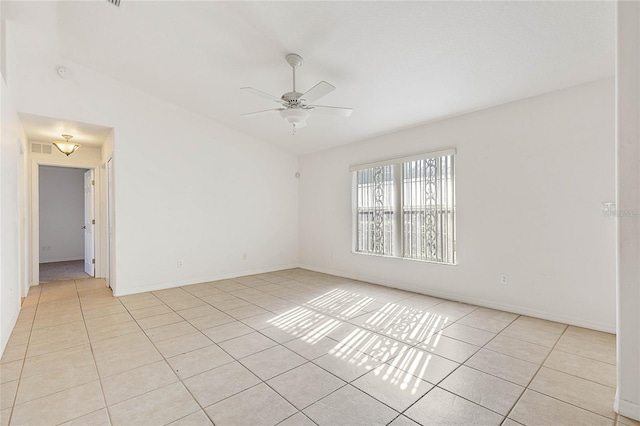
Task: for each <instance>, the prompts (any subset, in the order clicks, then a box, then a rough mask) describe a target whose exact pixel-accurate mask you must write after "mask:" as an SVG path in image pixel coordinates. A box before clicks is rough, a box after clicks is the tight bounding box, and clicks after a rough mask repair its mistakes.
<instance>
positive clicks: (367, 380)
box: [0, 269, 640, 426]
mask: <svg viewBox="0 0 640 426" xmlns="http://www.w3.org/2000/svg"><path fill="white" fill-rule="evenodd" d="M615 359H616V358H615V336H614V335H610V334H606V333H600V332H596V331H592V330H587V329H582V328H577V327H572V326H567V325H565V324H558V323H554V322H550V321H544V320H540V319H536V318H530V317H525V316H519V315H516V314H512V313H509V312H501V311H495V310H491V309H486V308H479V307H476V306H470V305H466V304H462V303H457V302H452V301H447V300H442V299H438V298H435V297H429V296H424V295H417V294H414V293H409V292H405V291H400V290H396V289H391V288H386V287H382V286H377V285H372V284H368V283H364V282H359V281H353V280H349V279H345V278H340V277H335V276H329V275H324V274H319V273H315V272H310V271H306V270H302V269H293V270H286V271H280V272H276V273H269V274H260V275H254V276H248V277H242V278H237V279H233V280H224V281H217V282H210V283H204V284H197V285H192V286H185V287H181V288H174V289H168V290H161V291H154V292H150V293H144V294H136V295H131V296H124V297H120V298H114V297H112V296H111V292H110V290H109V289H107V288H106V287H105V286H104V281H103V280H94V279H89V280H76V281H63V282H56V283H47V284H42V285H40V286H37V287H33V288H32V289H31V292H30V293H29V296H28V297H27V298H26V299H25V300H24V303H23V308H22V312H21V314H20V318H19V320H18V323H17V325H16V328H15V330H14V332H13V334H12V337H11V339H10V342H9V345H8V347H7V349H6V351H5V353H4V356H3V358H2V360H1V362H2V363H1V367H0V368H1V370H0V373H1V374H0V377H1V378H2V385H1V386H2V388H1V396H2V398H1V400H2V406H1V418H2V425H6V424H14V425H26V424H32V425H54V424H76V425H103V424H104V425H108V424H113V425H162V424H172V425H210V424H212V423H213V424H215V425H218V426H220V425H242V426H247V425H276V424H279V425H287V426H291V425H314V424H318V425H331V426H333V425H367V426H369V425H387V424H389V425H393V426H409V425H417V424H422V425H440V424H446V425H455V424H460V425H470V424H482V425H500V424H502V425H517V424H524V425H612V426H614V425H632V426H637V425H639V424H640V423H638V422H634V421H633V420H630V419H626V418H622V417H618V416H617V415H616V414H615V413H614V412H613V410H612V403H613V398H614V393H615V384H616V383H615Z"/></svg>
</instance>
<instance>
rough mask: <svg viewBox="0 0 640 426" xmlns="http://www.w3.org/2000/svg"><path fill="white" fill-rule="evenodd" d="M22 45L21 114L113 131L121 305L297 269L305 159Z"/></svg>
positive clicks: (41, 48) (49, 49) (50, 48)
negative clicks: (124, 298)
mask: <svg viewBox="0 0 640 426" xmlns="http://www.w3.org/2000/svg"><path fill="white" fill-rule="evenodd" d="M18 7H19V5H18ZM45 7H46V5H45ZM54 13H55V12H54ZM19 35H21V36H22V39H21V40H22V41H21V42H20V43H19V49H18V52H19V55H18V60H17V64H18V71H19V72H18V75H19V76H20V79H19V81H18V83H19V88H18V91H17V93H18V95H19V96H18V99H17V106H18V110H19V111H21V112H25V113H31V114H36V115H43V116H49V117H51V116H53V117H60V118H64V119H70V120H75V121H80V122H85V123H95V124H100V125H104V126H109V127H113V128H114V141H113V146H114V152H113V153H114V156H116V157H117V159H116V161H115V162H114V168H115V170H114V174H115V218H116V223H117V227H116V230H115V234H116V235H115V243H116V246H117V251H116V256H115V257H116V259H115V262H116V269H115V271H116V273H115V280H114V281H115V283H116V285H115V293H116V294H117V295H123V294H128V293H134V292H141V291H147V290H151V289H156V288H163V287H171V286H177V285H181V284H188V283H195V282H202V281H207V280H212V279H218V278H223V277H228V276H238V275H244V274H249V273H253V272H258V271H266V270H275V269H281V268H286V267H290V266H294V265H297V263H298V215H297V209H298V196H297V194H298V180H297V179H296V178H295V173H296V172H297V170H298V161H297V158H296V156H294V155H292V154H289V153H286V152H284V151H282V150H279V149H277V148H274V147H272V146H271V145H268V144H266V143H264V142H262V141H259V140H256V139H253V138H251V137H248V136H245V135H242V134H240V133H238V132H236V131H233V130H231V129H228V128H226V127H224V126H222V125H220V124H218V123H215V122H213V121H211V120H208V119H206V118H204V117H201V116H198V115H195V114H193V113H190V112H188V111H186V110H184V109H181V108H178V107H176V106H173V105H171V104H169V103H166V102H163V101H161V100H159V99H157V98H154V97H152V96H149V95H147V94H145V93H143V92H140V91H138V90H136V89H133V88H131V87H128V86H125V85H123V84H121V83H118V82H116V81H114V80H111V79H109V78H106V77H104V76H102V75H100V74H99V73H96V72H93V71H91V70H89V69H86V68H83V67H81V66H79V65H77V64H74V63H71V62H68V61H66V60H64V59H63V58H61V57H59V56H57V55H56V54H55V52H56V46H55V40H52V39H55V37H51V34H47V35H45V34H40V33H39V32H38V28H24V27H21V33H20V34H19ZM63 64H64V65H65V66H67V67H68V68H69V69H70V70H72V72H73V78H72V79H70V80H62V79H60V78H59V77H58V76H57V74H56V72H55V70H56V67H57V66H59V65H63ZM74 155H75V154H74ZM244 253H246V254H247V258H246V260H245V259H243V254H244ZM178 259H183V261H184V267H182V268H178V265H177V260H178Z"/></svg>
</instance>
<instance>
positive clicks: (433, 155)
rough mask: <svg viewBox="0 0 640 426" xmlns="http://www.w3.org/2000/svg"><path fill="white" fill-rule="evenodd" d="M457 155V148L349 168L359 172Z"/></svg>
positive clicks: (351, 170)
mask: <svg viewBox="0 0 640 426" xmlns="http://www.w3.org/2000/svg"><path fill="white" fill-rule="evenodd" d="M455 154H456V149H455V148H448V149H443V150H440V151H432V152H425V153H422V154H415V155H409V156H408V157H399V158H391V159H388V160H381V161H374V162H373V163H366V164H356V165H354V166H349V171H350V172H357V171H358V170H364V169H371V168H373V167H381V166H388V165H390V164H401V163H407V162H409V161H416V160H424V159H427V158H436V157H444V156H447V155H455Z"/></svg>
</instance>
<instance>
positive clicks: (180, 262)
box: [178, 259, 184, 268]
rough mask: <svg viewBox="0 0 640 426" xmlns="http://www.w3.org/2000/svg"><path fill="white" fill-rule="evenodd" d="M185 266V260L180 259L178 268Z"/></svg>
mask: <svg viewBox="0 0 640 426" xmlns="http://www.w3.org/2000/svg"><path fill="white" fill-rule="evenodd" d="M183 266H184V261H183V260H182V259H178V268H182V267H183Z"/></svg>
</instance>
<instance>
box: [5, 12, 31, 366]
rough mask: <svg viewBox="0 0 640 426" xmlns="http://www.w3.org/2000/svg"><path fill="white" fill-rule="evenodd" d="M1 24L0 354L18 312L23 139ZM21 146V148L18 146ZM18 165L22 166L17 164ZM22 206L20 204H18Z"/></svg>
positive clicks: (9, 50)
mask: <svg viewBox="0 0 640 426" xmlns="http://www.w3.org/2000/svg"><path fill="white" fill-rule="evenodd" d="M5 24H6V25H3V29H4V30H5V31H6V33H5V34H0V38H4V42H5V43H6V49H5V50H4V53H5V54H6V57H5V58H4V60H3V63H4V64H5V69H4V70H3V72H4V74H3V75H2V78H1V79H0V98H1V100H0V102H1V116H0V120H1V122H2V126H0V129H1V130H0V354H1V353H2V352H3V351H4V348H5V347H6V345H7V342H8V340H9V336H10V335H11V330H13V327H14V325H15V322H16V320H17V318H18V314H19V313H20V296H21V282H22V281H23V279H24V271H23V270H21V261H20V252H21V249H22V245H21V244H20V241H21V239H24V238H25V236H24V232H25V230H24V227H22V226H20V224H21V223H22V217H23V213H24V211H23V209H22V208H21V202H20V200H21V197H20V196H19V193H18V188H20V187H23V186H24V175H21V173H22V172H24V167H23V166H24V162H23V161H24V153H22V154H21V151H22V152H24V141H25V140H26V138H25V135H24V131H23V129H22V126H21V125H20V120H19V119H18V115H17V112H16V106H15V99H14V92H13V82H14V78H15V73H14V68H13V67H14V61H13V52H14V50H13V48H12V46H11V43H10V42H11V39H12V36H13V31H12V25H11V22H6V23H5ZM21 147H22V149H21ZM21 165H22V167H21ZM22 207H24V206H22Z"/></svg>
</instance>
